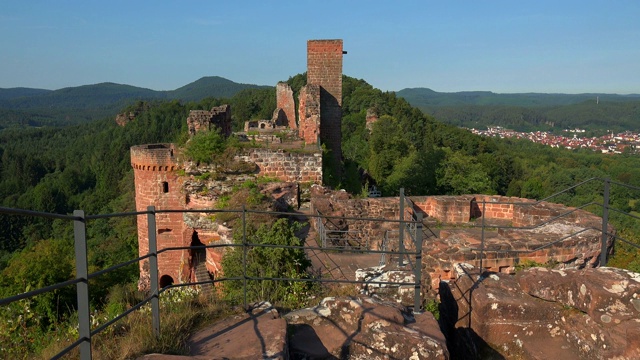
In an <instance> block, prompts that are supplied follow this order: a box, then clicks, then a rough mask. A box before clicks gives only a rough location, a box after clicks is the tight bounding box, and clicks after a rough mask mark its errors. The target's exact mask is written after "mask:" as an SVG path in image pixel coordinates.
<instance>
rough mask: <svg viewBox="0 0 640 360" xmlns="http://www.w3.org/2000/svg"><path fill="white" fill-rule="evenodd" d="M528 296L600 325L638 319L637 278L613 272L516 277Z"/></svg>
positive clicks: (557, 272) (548, 272) (559, 272)
mask: <svg viewBox="0 0 640 360" xmlns="http://www.w3.org/2000/svg"><path fill="white" fill-rule="evenodd" d="M518 282H519V284H520V287H521V288H522V290H524V291H525V292H527V293H528V294H529V295H531V296H535V297H538V298H540V299H543V300H547V301H554V302H558V303H560V304H562V305H564V306H571V307H573V308H576V309H578V310H580V311H582V312H584V313H586V314H587V315H589V316H590V317H591V318H592V319H593V320H594V321H595V322H598V323H600V324H602V325H608V324H619V323H621V322H623V321H626V320H630V319H634V318H635V319H639V318H640V274H637V273H633V272H630V271H628V270H623V269H616V268H598V269H582V270H548V269H545V268H534V269H531V270H529V271H523V272H521V273H520V274H518Z"/></svg>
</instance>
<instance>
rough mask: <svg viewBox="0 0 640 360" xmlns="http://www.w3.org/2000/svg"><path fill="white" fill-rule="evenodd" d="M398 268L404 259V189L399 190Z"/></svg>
mask: <svg viewBox="0 0 640 360" xmlns="http://www.w3.org/2000/svg"><path fill="white" fill-rule="evenodd" d="M398 250H399V254H398V266H400V267H401V266H402V265H403V263H404V259H403V256H402V253H403V252H404V188H400V224H399V228H398Z"/></svg>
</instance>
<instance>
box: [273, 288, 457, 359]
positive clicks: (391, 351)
mask: <svg viewBox="0 0 640 360" xmlns="http://www.w3.org/2000/svg"><path fill="white" fill-rule="evenodd" d="M284 317H285V319H286V320H287V324H289V325H290V330H291V334H290V340H289V351H290V355H291V356H292V357H293V358H304V359H325V358H334V357H335V358H340V359H390V358H391V359H415V360H417V359H448V358H449V352H448V350H447V347H446V343H445V339H444V335H443V334H442V332H441V331H440V328H439V326H438V323H437V322H436V320H435V318H434V317H433V315H432V314H431V313H423V314H417V315H415V316H413V315H412V314H411V313H410V312H409V311H407V309H406V308H404V307H402V306H399V305H393V304H388V303H383V302H381V301H377V300H374V299H373V298H370V297H359V298H325V299H324V300H322V302H321V303H320V305H318V306H316V307H314V308H307V309H302V310H297V311H294V312H291V313H289V314H287V315H285V316H284Z"/></svg>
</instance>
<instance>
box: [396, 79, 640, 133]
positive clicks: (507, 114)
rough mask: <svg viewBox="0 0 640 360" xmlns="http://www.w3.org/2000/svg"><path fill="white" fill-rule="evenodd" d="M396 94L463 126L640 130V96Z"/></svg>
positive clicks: (424, 90) (423, 90)
mask: <svg viewBox="0 0 640 360" xmlns="http://www.w3.org/2000/svg"><path fill="white" fill-rule="evenodd" d="M396 94H397V95H398V96H400V97H403V98H405V100H407V101H408V102H409V103H410V104H411V105H413V106H416V107H418V108H419V109H421V110H422V111H423V112H425V113H427V114H429V115H432V116H433V117H435V118H436V119H437V120H439V121H442V122H444V123H447V124H451V125H455V126H460V127H468V128H483V127H488V126H503V127H506V128H510V129H514V130H518V131H532V130H562V129H567V128H575V127H579V128H582V129H587V130H594V131H599V132H604V131H606V130H612V131H624V130H632V131H640V95H638V94H631V95H617V94H541V93H522V94H496V93H493V92H490V91H463V92H455V93H441V92H437V91H433V90H431V89H427V88H414V89H403V90H401V91H398V92H397V93H396Z"/></svg>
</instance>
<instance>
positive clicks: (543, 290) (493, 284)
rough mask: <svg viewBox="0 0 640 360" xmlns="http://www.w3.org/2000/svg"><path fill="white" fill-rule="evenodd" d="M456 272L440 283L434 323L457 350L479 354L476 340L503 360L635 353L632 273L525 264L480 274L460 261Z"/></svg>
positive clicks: (639, 323) (636, 295) (638, 280)
mask: <svg viewBox="0 0 640 360" xmlns="http://www.w3.org/2000/svg"><path fill="white" fill-rule="evenodd" d="M456 274H457V279H456V280H455V281H453V282H451V283H450V284H449V286H448V287H445V286H441V289H448V291H446V290H445V291H442V292H441V300H442V302H443V311H442V312H441V314H442V315H441V316H442V318H441V321H442V322H443V323H446V324H448V325H447V326H446V328H447V330H446V332H447V333H448V339H449V341H450V343H449V346H450V347H452V348H454V349H457V350H459V351H460V353H458V354H456V355H457V356H462V357H466V358H473V357H476V358H479V357H480V356H481V351H480V350H478V349H479V348H480V347H481V346H479V344H480V345H482V344H489V346H490V347H485V351H487V349H489V350H488V351H496V352H498V353H500V355H502V356H504V357H506V358H518V359H520V358H522V359H548V358H571V359H579V358H583V359H612V358H615V359H620V360H622V359H637V358H640V306H639V305H640V304H638V303H639V302H640V275H639V274H636V273H632V272H629V271H626V270H620V269H613V268H596V269H581V270H577V269H568V270H549V269H544V268H532V269H528V270H523V271H521V272H519V273H518V274H516V275H515V276H511V275H507V274H487V273H485V274H484V276H482V277H480V276H478V274H477V271H476V269H474V268H473V267H471V266H461V264H458V265H457V266H456ZM485 355H486V353H485Z"/></svg>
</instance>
